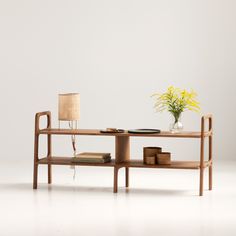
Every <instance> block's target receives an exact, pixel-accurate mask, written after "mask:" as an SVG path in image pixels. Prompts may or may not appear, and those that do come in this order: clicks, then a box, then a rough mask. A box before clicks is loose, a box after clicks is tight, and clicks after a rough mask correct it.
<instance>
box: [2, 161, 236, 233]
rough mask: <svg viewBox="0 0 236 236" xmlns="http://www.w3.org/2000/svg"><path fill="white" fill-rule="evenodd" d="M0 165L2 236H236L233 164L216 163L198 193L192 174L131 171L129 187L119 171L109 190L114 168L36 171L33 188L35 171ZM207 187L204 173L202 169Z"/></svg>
mask: <svg viewBox="0 0 236 236" xmlns="http://www.w3.org/2000/svg"><path fill="white" fill-rule="evenodd" d="M29 164H31V163H28V164H13V163H12V164H10V163H2V164H1V173H0V235H2V236H8V235H24V236H28V235H35V236H37V235H38V236H39V235H40V236H41V235H44V236H47V235H50V236H51V235H57V236H60V235H82V236H84V235H85V236H86V235H103V236H106V235H109V236H112V235H116V236H117V235H122V236H125V235H135V236H138V235H146V236H149V235H150V236H152V235H160V236H165V235H188V236H194V235H213V236H215V235H226V236H230V235H236V220H235V219H236V185H235V183H236V162H232V161H225V162H216V163H215V168H214V189H213V191H211V192H210V191H207V190H206V191H205V192H204V196H203V197H199V196H198V182H199V173H198V171H194V170H155V169H148V170H147V169H146V170H144V169H131V171H130V175H131V176H130V177H131V178H130V189H129V190H126V189H125V188H124V172H123V170H121V171H120V179H119V186H120V187H119V193H118V194H113V193H112V183H113V170H112V169H110V168H109V169H108V168H99V167H97V168H95V167H92V168H87V167H80V168H79V169H77V175H76V180H75V181H73V171H72V170H71V169H69V167H65V166H63V167H60V166H56V167H54V168H53V184H52V185H51V186H48V185H47V184H46V166H42V167H40V168H39V176H40V178H39V188H38V190H32V183H31V181H32V166H31V165H29ZM205 176H206V178H205V180H206V182H205V183H206V189H207V171H206V172H205Z"/></svg>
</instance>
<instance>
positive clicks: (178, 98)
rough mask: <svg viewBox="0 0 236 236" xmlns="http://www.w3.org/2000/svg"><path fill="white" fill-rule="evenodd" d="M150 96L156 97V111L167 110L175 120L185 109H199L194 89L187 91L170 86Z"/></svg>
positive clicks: (197, 110) (196, 110)
mask: <svg viewBox="0 0 236 236" xmlns="http://www.w3.org/2000/svg"><path fill="white" fill-rule="evenodd" d="M152 96H153V97H155V99H156V101H155V105H154V107H155V109H156V111H157V112H162V111H164V110H167V111H169V112H170V113H171V114H173V115H174V117H175V119H177V120H178V118H179V116H180V114H181V113H182V112H184V111H185V110H190V111H195V112H199V111H200V104H199V102H198V101H197V100H196V98H197V94H196V92H195V91H194V90H191V91H190V92H188V91H187V90H186V89H183V90H181V89H179V88H175V87H174V86H170V87H168V89H167V91H166V92H165V93H163V94H159V93H155V94H153V95H152Z"/></svg>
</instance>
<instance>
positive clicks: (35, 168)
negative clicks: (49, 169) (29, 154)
mask: <svg viewBox="0 0 236 236" xmlns="http://www.w3.org/2000/svg"><path fill="white" fill-rule="evenodd" d="M37 186H38V164H36V163H34V177H33V189H37Z"/></svg>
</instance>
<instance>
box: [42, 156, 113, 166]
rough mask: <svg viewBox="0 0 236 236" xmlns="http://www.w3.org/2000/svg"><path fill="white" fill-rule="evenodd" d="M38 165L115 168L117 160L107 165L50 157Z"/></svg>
mask: <svg viewBox="0 0 236 236" xmlns="http://www.w3.org/2000/svg"><path fill="white" fill-rule="evenodd" d="M38 164H45V165H48V164H51V165H75V166H104V167H106V166H107V167H113V166H115V160H111V161H110V162H107V163H88V162H85V163H83V162H73V158H72V157H54V156H53V157H50V158H47V157H45V158H41V159H39V160H38Z"/></svg>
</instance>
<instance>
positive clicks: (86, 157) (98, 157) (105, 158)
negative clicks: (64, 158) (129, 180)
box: [73, 152, 111, 163]
mask: <svg viewBox="0 0 236 236" xmlns="http://www.w3.org/2000/svg"><path fill="white" fill-rule="evenodd" d="M110 161H111V154H110V153H103V152H82V153H79V154H77V155H76V157H75V158H73V162H83V163H106V162H110Z"/></svg>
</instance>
